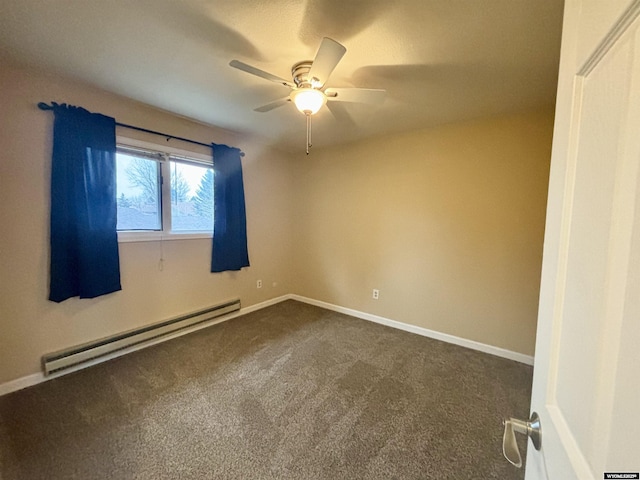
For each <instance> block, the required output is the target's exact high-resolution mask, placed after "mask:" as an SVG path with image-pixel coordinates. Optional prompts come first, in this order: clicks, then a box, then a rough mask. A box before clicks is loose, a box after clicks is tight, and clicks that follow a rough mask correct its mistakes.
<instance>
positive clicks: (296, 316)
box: [0, 301, 532, 480]
mask: <svg viewBox="0 0 640 480" xmlns="http://www.w3.org/2000/svg"><path fill="white" fill-rule="evenodd" d="M531 375H532V369H531V367H528V366H525V365H522V364H519V363H516V362H512V361H509V360H504V359H501V358H497V357H493V356H491V355H486V354H483V353H479V352H475V351H472V350H467V349H464V348H461V347H457V346H454V345H449V344H446V343H442V342H438V341H435V340H431V339H428V338H424V337H421V336H418V335H414V334H410V333H406V332H402V331H398V330H394V329H391V328H388V327H384V326H381V325H376V324H373V323H370V322H366V321H364V320H359V319H356V318H352V317H349V316H345V315H341V314H338V313H334V312H330V311H327V310H323V309H320V308H317V307H313V306H310V305H306V304H302V303H299V302H294V301H287V302H283V303H280V304H277V305H275V306H272V307H269V308H266V309H263V310H261V311H258V312H254V313H252V314H249V315H246V316H243V317H240V318H237V319H234V320H231V321H229V322H225V323H222V324H219V325H216V326H213V327H210V328H207V329H204V330H201V331H199V332H196V333H193V334H190V335H186V336H184V337H182V338H179V339H175V340H172V341H169V342H166V343H163V344H161V345H157V346H154V347H150V348H148V349H145V350H142V351H139V352H136V353H133V354H130V355H127V356H124V357H121V358H118V359H116V360H112V361H109V362H106V363H104V364H101V365H98V366H94V367H91V368H88V369H86V370H83V371H80V372H76V373H73V374H70V375H66V376H64V377H60V378H57V379H54V380H51V381H49V382H45V383H43V384H40V385H37V386H35V387H31V388H28V389H25V390H22V391H19V392H15V393H12V394H9V395H5V396H3V397H0V479H2V480H14V479H20V480H25V479H28V480H31V479H34V480H35V479H47V480H51V479H83V480H88V479H154V480H156V479H389V478H394V479H501V480H505V479H521V478H523V477H524V475H523V471H522V470H518V469H516V468H515V467H513V466H511V465H510V464H509V463H507V461H506V460H504V459H503V458H502V453H501V452H502V450H501V445H502V425H501V419H502V418H503V417H505V416H514V417H519V418H527V417H528V413H529V397H530V385H531Z"/></svg>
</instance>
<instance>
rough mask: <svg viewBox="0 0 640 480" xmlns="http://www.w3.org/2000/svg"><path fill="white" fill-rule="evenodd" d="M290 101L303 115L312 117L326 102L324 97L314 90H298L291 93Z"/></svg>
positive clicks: (321, 93)
mask: <svg viewBox="0 0 640 480" xmlns="http://www.w3.org/2000/svg"><path fill="white" fill-rule="evenodd" d="M291 100H293V103H295V104H296V108H297V109H298V110H300V111H301V112H302V113H304V114H305V115H314V114H315V113H317V112H318V110H320V108H321V107H322V106H323V105H324V104H325V102H326V101H327V97H326V95H325V94H324V93H323V92H321V91H320V90H317V89H315V88H306V87H305V88H298V89H296V90H293V91H292V92H291Z"/></svg>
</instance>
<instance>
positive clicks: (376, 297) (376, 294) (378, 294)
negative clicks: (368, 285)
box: [373, 288, 380, 300]
mask: <svg viewBox="0 0 640 480" xmlns="http://www.w3.org/2000/svg"><path fill="white" fill-rule="evenodd" d="M379 298H380V290H378V289H377V288H374V289H373V299H374V300H378V299H379Z"/></svg>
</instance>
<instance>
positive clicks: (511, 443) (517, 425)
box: [502, 412, 542, 468]
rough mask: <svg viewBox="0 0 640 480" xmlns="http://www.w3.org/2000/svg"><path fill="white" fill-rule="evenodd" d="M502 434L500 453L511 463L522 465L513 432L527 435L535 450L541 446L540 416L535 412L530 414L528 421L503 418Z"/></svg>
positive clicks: (517, 465)
mask: <svg viewBox="0 0 640 480" xmlns="http://www.w3.org/2000/svg"><path fill="white" fill-rule="evenodd" d="M502 424H503V425H504V435H503V436H502V454H503V455H504V458H506V459H507V460H509V462H511V463H512V464H513V465H515V466H516V467H518V468H520V467H522V457H521V456H520V450H519V449H518V444H517V443H516V434H515V432H518V433H522V434H524V435H526V436H528V437H529V438H530V439H531V442H532V443H533V446H534V447H535V449H536V450H540V447H541V446H542V429H541V427H540V417H539V416H538V414H537V413H536V412H533V413H532V414H531V418H530V419H529V421H528V422H527V421H525V420H518V419H517V418H510V419H508V420H503V421H502Z"/></svg>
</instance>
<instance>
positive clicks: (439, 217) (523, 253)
mask: <svg viewBox="0 0 640 480" xmlns="http://www.w3.org/2000/svg"><path fill="white" fill-rule="evenodd" d="M0 86H1V87H2V88H0V109H1V111H2V116H1V117H0V118H1V120H0V225H2V228H1V229H0V279H1V281H2V286H1V288H0V384H2V383H4V382H7V381H11V380H16V379H19V378H21V377H23V376H26V375H30V374H34V373H37V372H39V371H40V358H41V356H42V355H43V354H44V353H48V352H52V351H55V350H59V349H62V348H67V347H69V346H72V345H76V344H79V343H83V342H87V341H91V340H94V339H96V338H100V337H103V336H107V335H111V334H113V333H115V332H119V331H123V330H128V329H132V328H136V327H138V326H141V325H145V324H148V323H152V322H156V321H158V320H162V319H165V318H168V317H171V316H174V315H178V314H181V313H184V312H189V311H193V310H195V309H198V308H201V307H204V306H207V305H211V304H213V303H216V302H218V301H221V300H225V299H228V298H231V297H236V296H240V297H241V299H242V302H243V306H250V305H253V304H256V303H259V302H261V301H264V300H268V299H271V298H275V297H278V296H281V295H284V294H287V293H296V294H300V295H304V296H306V297H310V298H312V299H316V300H321V301H325V302H329V303H333V304H336V305H339V306H343V307H348V308H353V309H356V310H360V311H363V312H367V313H372V314H376V315H381V316H383V317H387V318H390V319H393V320H398V321H401V322H405V323H409V324H413V325H417V326H420V327H425V328H429V329H433V330H436V331H439V332H443V333H449V334H453V335H456V336H459V337H463V338H466V339H470V340H476V341H479V342H483V343H486V344H489V345H494V346H498V347H502V348H506V349H509V350H513V351H515V352H519V353H524V354H528V355H532V354H533V347H534V336H535V319H536V309H537V297H538V284H539V276H540V265H541V249H542V234H543V224H544V208H545V199H546V188H547V175H548V168H549V155H550V145H551V130H552V112H551V111H544V112H535V113H527V114H521V115H515V116H505V117H497V118H493V119H487V120H483V121H477V122H471V123H466V124H459V125H451V126H445V127H441V128H437V129H431V130H424V131H419V132H413V133H408V134H401V135H394V136H390V137H386V138H379V139H375V140H369V141H364V142H359V143H356V144H352V145H347V146H337V147H334V148H329V149H326V150H314V151H313V152H312V154H311V155H310V156H308V157H307V156H305V155H304V154H303V153H302V152H296V153H294V154H291V153H282V152H279V151H276V150H273V149H269V148H267V147H264V146H263V145H262V144H261V143H260V142H259V141H257V140H256V139H252V138H249V137H243V136H241V135H239V134H235V133H232V132H228V131H224V130H221V129H216V128H213V127H211V126H206V125H202V124H198V123H194V122H191V121H189V120H187V119H184V118H180V117H176V116H174V115H171V114H168V113H165V112H161V111H158V110H155V109H152V108H149V107H146V106H144V105H141V104H138V103H136V102H133V101H131V100H128V99H125V98H122V97H118V96H114V95H111V94H107V93H105V92H102V91H100V90H97V89H93V88H89V87H87V86H84V85H82V84H79V83H75V82H72V81H69V80H64V79H61V78H58V77H56V76H51V75H46V74H43V73H40V72H36V71H33V70H28V69H23V68H19V67H12V66H6V65H3V68H2V69H1V70H0ZM39 101H57V102H66V103H70V104H75V105H81V106H83V107H85V108H87V109H89V110H91V111H96V112H101V113H104V114H107V115H111V116H114V117H115V118H116V119H117V120H118V121H120V122H123V123H129V124H133V125H139V126H144V127H146V128H150V129H155V130H159V131H163V132H169V133H172V134H174V135H176V136H184V137H188V138H193V139H195V140H199V141H202V142H211V141H215V142H217V143H227V144H229V145H233V146H238V147H240V148H242V149H243V150H244V151H245V152H246V154H247V155H246V157H245V158H244V159H243V166H244V178H245V189H246V200H247V221H248V233H249V255H250V259H251V267H250V268H247V269H244V270H242V271H241V272H237V273H224V274H211V273H210V272H209V262H210V241H209V240H178V241H165V242H164V244H163V246H162V248H163V251H164V260H165V261H164V268H163V270H162V271H160V270H159V268H158V261H159V259H160V244H159V243H158V242H142V243H121V244H120V256H121V262H120V263H121V271H122V285H123V290H122V291H121V292H117V293H114V294H111V295H107V296H104V297H100V298H97V299H93V300H78V299H69V300H67V301H65V302H63V303H61V304H55V303H52V302H49V301H48V300H47V294H48V288H47V286H48V254H49V247H48V221H49V211H48V210H49V197H48V196H49V175H50V156H51V135H52V120H53V115H52V114H51V112H42V111H40V110H38V109H37V107H36V104H37V102H39ZM119 133H125V131H121V132H119ZM126 133H131V132H126ZM143 139H144V140H155V141H159V139H158V138H153V137H146V138H143ZM160 141H161V142H164V139H162V140H160ZM175 146H176V147H180V148H193V147H189V146H188V145H185V144H182V145H180V144H177V143H176V144H175ZM198 151H201V150H198ZM257 279H262V280H263V283H264V287H263V288H262V289H261V290H258V289H256V286H255V282H256V280H257ZM274 282H275V283H276V284H277V285H276V286H273V283H274ZM373 288H378V289H380V292H381V296H380V300H378V301H374V300H372V299H371V290H372V289H373Z"/></svg>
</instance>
